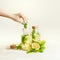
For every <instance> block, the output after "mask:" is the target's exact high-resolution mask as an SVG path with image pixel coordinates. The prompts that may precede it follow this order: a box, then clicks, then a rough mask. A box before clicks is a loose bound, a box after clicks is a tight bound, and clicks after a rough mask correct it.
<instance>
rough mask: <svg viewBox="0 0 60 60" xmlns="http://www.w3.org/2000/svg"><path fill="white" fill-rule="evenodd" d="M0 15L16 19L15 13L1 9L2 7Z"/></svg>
mask: <svg viewBox="0 0 60 60" xmlns="http://www.w3.org/2000/svg"><path fill="white" fill-rule="evenodd" d="M0 16H2V17H6V18H10V19H12V20H15V21H16V18H15V15H13V14H11V13H8V12H6V11H4V10H1V9H0Z"/></svg>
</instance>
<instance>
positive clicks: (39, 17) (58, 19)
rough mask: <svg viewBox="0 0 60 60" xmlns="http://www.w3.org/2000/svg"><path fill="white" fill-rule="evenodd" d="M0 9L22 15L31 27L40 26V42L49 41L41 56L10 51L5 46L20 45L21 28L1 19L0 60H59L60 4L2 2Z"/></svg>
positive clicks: (54, 1) (55, 1)
mask: <svg viewBox="0 0 60 60" xmlns="http://www.w3.org/2000/svg"><path fill="white" fill-rule="evenodd" d="M0 8H2V9H4V10H6V11H8V12H10V13H17V12H23V13H24V14H25V15H26V16H27V18H29V26H32V25H38V26H39V32H40V33H41V39H46V50H45V52H44V53H42V54H38V53H36V54H28V55H27V54H25V53H23V52H21V51H15V50H7V49H6V46H9V45H10V44H12V43H19V41H20V36H21V34H22V25H21V24H19V23H17V22H14V21H12V20H11V19H8V18H4V17H0V60H12V59H13V60H40V59H41V60H60V0H0Z"/></svg>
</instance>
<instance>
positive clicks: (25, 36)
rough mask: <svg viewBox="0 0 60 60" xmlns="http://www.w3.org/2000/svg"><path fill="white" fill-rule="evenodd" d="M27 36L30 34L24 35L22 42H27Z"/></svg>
mask: <svg viewBox="0 0 60 60" xmlns="http://www.w3.org/2000/svg"><path fill="white" fill-rule="evenodd" d="M27 36H28V34H27V35H23V36H22V43H25V42H26V40H27Z"/></svg>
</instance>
